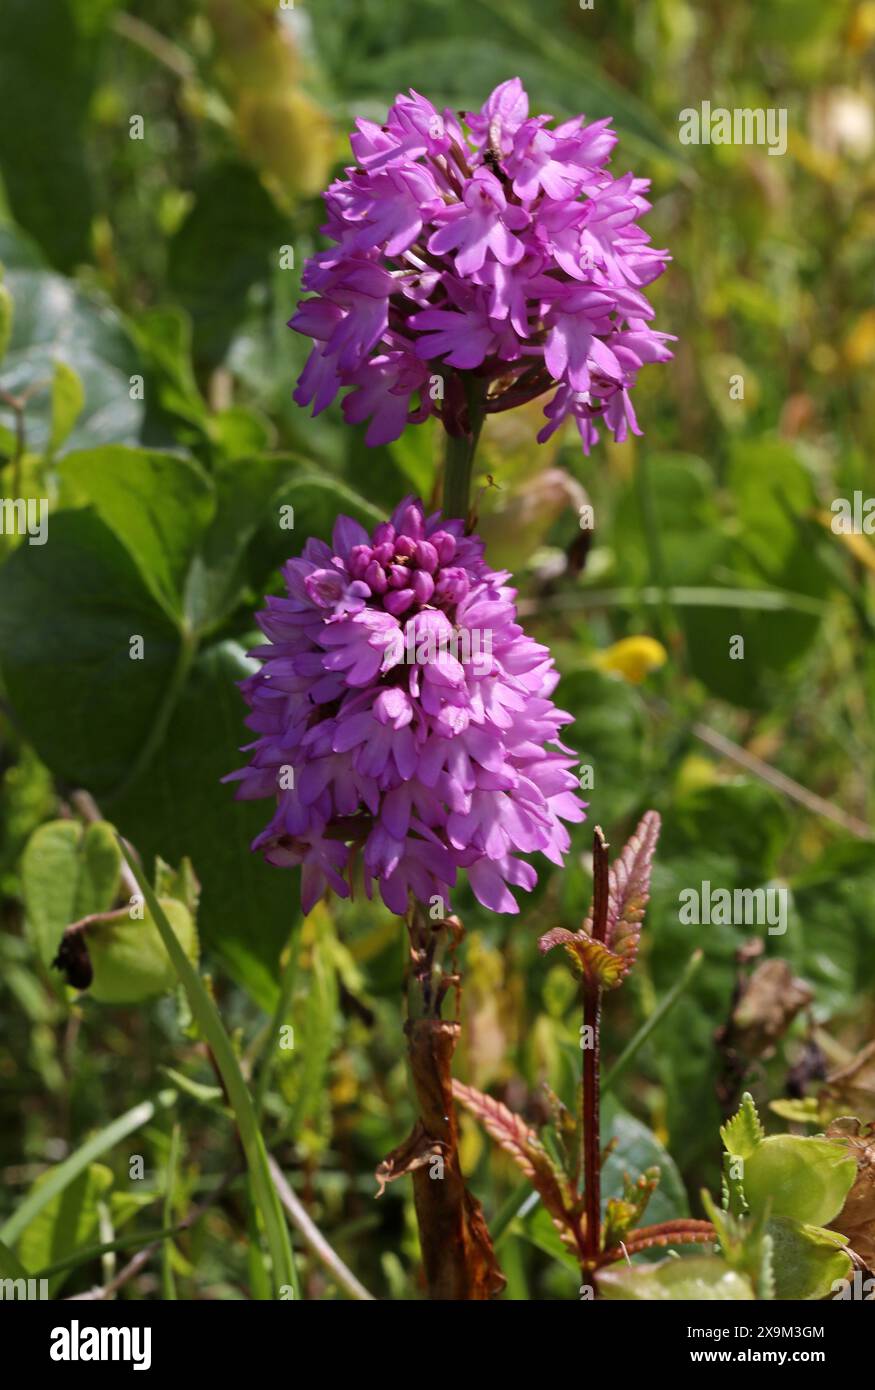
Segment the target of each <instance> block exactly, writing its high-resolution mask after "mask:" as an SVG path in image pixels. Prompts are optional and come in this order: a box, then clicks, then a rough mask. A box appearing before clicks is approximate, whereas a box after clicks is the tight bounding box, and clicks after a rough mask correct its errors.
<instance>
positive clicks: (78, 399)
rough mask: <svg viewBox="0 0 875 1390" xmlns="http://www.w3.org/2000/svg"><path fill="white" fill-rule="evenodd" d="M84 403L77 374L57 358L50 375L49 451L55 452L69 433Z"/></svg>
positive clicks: (82, 390) (81, 387)
mask: <svg viewBox="0 0 875 1390" xmlns="http://www.w3.org/2000/svg"><path fill="white" fill-rule="evenodd" d="M84 404H85V391H84V389H83V386H82V382H81V381H80V379H79V376H78V374H77V373H76V372H75V371H74V369H73V368H72V367H71V366H70V365H69V364H68V363H67V362H65V361H64V359H63V358H60V357H59V358H58V360H57V361H56V362H55V371H54V375H53V377H52V429H51V434H50V435H49V453H52V454H55V453H57V451H58V449H60V447H61V445H62V444H63V443H64V441H65V440H66V439H67V437H68V436H69V435H70V434H71V432H72V430H73V427H74V425H75V424H76V421H77V420H78V419H79V416H80V415H81V413H82V407H83V405H84Z"/></svg>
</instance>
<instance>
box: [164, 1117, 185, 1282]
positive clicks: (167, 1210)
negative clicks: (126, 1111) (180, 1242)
mask: <svg viewBox="0 0 875 1390" xmlns="http://www.w3.org/2000/svg"><path fill="white" fill-rule="evenodd" d="M181 1134H182V1131H181V1129H180V1127H179V1124H178V1123H177V1124H174V1126H173V1128H172V1129H171V1131H170V1152H169V1153H168V1155H167V1184H166V1186H165V1188H164V1208H163V1212H162V1215H163V1218H164V1226H165V1228H167V1227H168V1226H171V1225H172V1224H173V1220H172V1219H173V1189H174V1187H175V1186H176V1170H177V1168H178V1167H179V1150H180V1138H181ZM161 1297H162V1298H164V1299H166V1300H167V1301H168V1302H175V1301H176V1280H175V1279H174V1277H173V1242H172V1241H171V1240H165V1241H164V1243H163V1245H162V1247H161Z"/></svg>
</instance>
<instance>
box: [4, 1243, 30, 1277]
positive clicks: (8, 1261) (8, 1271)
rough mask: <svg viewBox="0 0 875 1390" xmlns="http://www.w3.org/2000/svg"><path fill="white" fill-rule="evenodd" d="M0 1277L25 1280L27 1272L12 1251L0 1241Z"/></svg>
mask: <svg viewBox="0 0 875 1390" xmlns="http://www.w3.org/2000/svg"><path fill="white" fill-rule="evenodd" d="M0 1275H2V1277H3V1278H4V1279H26V1278H27V1277H28V1272H27V1270H26V1269H25V1267H24V1265H23V1264H22V1263H21V1261H20V1260H19V1258H18V1256H17V1255H16V1254H15V1252H14V1251H13V1250H10V1249H9V1246H8V1245H4V1244H3V1243H2V1241H0Z"/></svg>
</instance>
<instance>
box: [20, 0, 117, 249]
mask: <svg viewBox="0 0 875 1390" xmlns="http://www.w3.org/2000/svg"><path fill="white" fill-rule="evenodd" d="M95 57H96V54H95V51H94V46H93V44H92V43H91V42H89V41H88V39H87V38H86V37H85V36H83V35H82V34H81V33H79V32H78V31H77V28H76V25H75V23H74V20H73V16H72V13H71V9H70V5H69V4H68V3H67V0H42V2H41V3H40V4H39V5H34V4H32V3H31V0H4V4H3V6H2V8H0V165H2V168H3V182H4V184H5V187H6V195H7V198H8V201H9V205H10V207H11V208H12V211H13V213H14V215H15V218H16V221H17V222H19V223H20V224H21V226H22V227H25V228H26V229H27V230H28V231H29V232H31V233H32V234H33V236H35V237H36V238H37V240H38V241H39V242H40V244H41V245H42V246H43V247H44V249H45V250H46V252H47V254H48V255H49V257H50V258H51V260H53V261H54V262H55V264H56V265H58V266H60V267H61V268H62V269H64V270H72V268H73V266H74V265H75V264H76V263H77V262H78V261H84V260H85V259H87V256H88V248H89V233H90V226H91V217H92V212H93V193H92V184H91V177H90V169H89V161H88V158H87V151H86V129H85V127H86V118H87V115H88V105H89V101H90V98H91V90H92V85H93V81H94V75H95V72H94V63H95ZM49 152H51V157H50V158H49V157H48V155H49Z"/></svg>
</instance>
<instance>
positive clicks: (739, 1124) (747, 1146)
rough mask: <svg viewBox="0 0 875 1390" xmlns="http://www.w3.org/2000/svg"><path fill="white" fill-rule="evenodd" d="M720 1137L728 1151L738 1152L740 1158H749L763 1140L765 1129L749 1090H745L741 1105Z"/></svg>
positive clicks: (724, 1126)
mask: <svg viewBox="0 0 875 1390" xmlns="http://www.w3.org/2000/svg"><path fill="white" fill-rule="evenodd" d="M720 1138H721V1139H722V1140H723V1144H724V1147H725V1149H726V1152H727V1153H730V1154H736V1155H737V1156H738V1157H739V1158H749V1157H750V1156H751V1154H752V1153H753V1152H754V1150H755V1149H758V1148H759V1146H760V1144H761V1143H762V1142H763V1139H764V1138H765V1130H764V1129H763V1127H762V1124H761V1123H760V1117H759V1115H758V1114H757V1108H756V1106H755V1105H754V1100H753V1096H752V1095H751V1094H750V1092H749V1091H745V1093H744V1095H743V1097H742V1101H741V1105H740V1106H739V1108H738V1110H737V1111H736V1113H735V1114H734V1115H733V1117H732V1119H731V1120H727V1122H726V1124H725V1125H723V1126H722V1127H721V1129H720Z"/></svg>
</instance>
